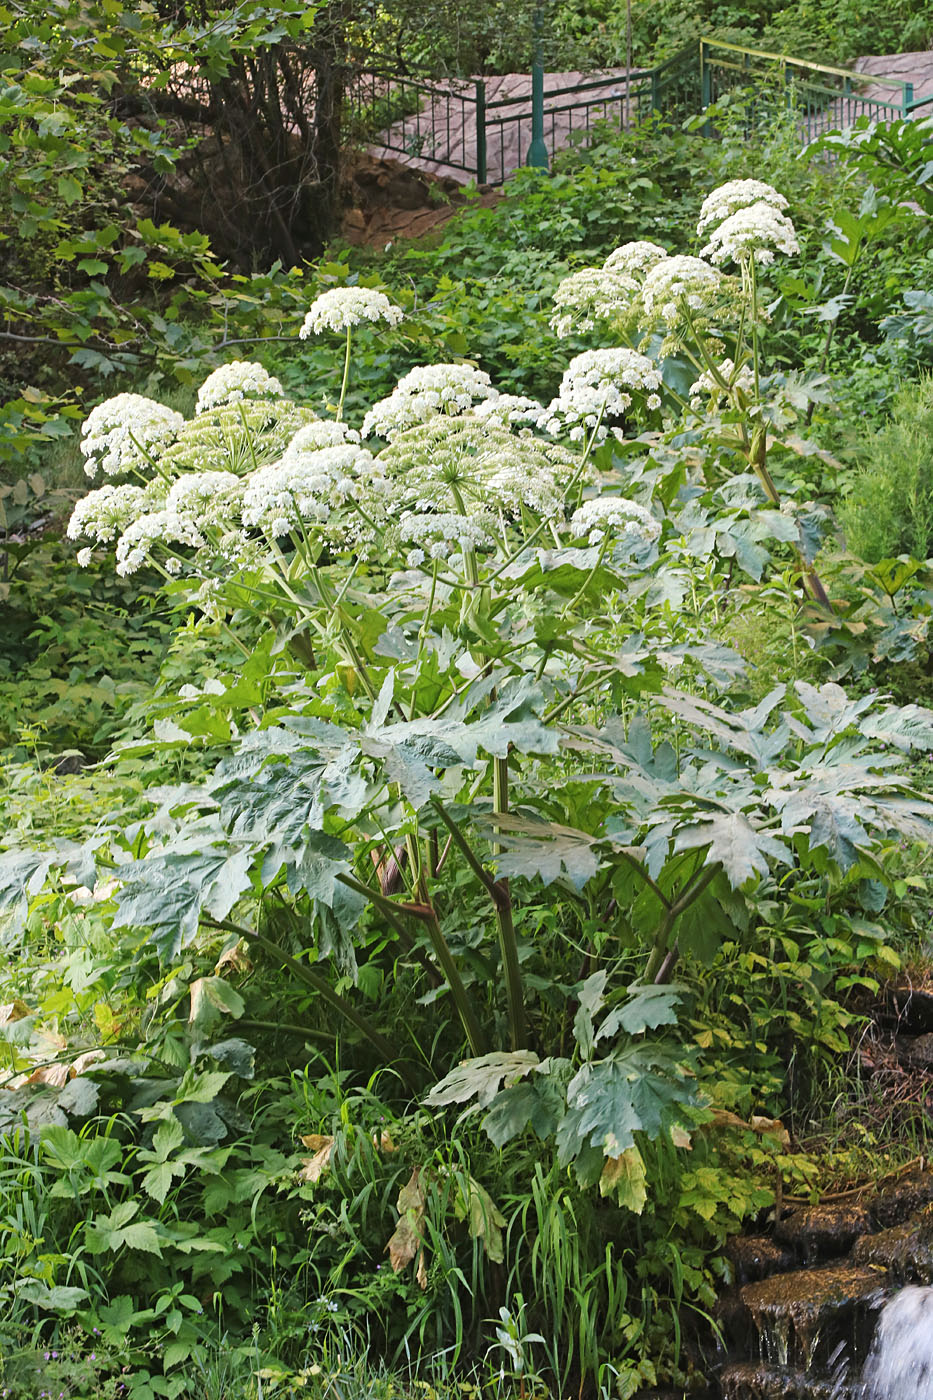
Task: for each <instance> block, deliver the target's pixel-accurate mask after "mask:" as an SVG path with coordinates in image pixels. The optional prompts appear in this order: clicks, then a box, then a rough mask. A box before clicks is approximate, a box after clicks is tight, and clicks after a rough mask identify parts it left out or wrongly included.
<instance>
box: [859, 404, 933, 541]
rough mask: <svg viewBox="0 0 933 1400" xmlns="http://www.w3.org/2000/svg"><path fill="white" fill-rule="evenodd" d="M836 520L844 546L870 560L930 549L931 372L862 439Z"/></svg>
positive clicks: (932, 517)
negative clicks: (856, 470) (857, 461)
mask: <svg viewBox="0 0 933 1400" xmlns="http://www.w3.org/2000/svg"><path fill="white" fill-rule="evenodd" d="M861 457H862V462H863V465H862V467H861V470H860V471H859V473H858V476H857V477H856V479H855V482H854V483H853V486H852V490H851V492H850V494H849V496H848V498H847V499H846V500H845V501H844V503H843V505H842V508H841V510H840V520H841V523H842V528H843V530H844V532H845V537H846V543H847V545H848V547H849V549H850V550H851V551H852V552H853V553H854V554H858V555H860V556H861V557H862V558H863V559H865V560H867V561H868V563H870V564H877V563H879V562H880V560H882V559H893V558H895V557H896V556H897V555H899V554H909V555H911V556H912V557H913V558H915V559H926V558H927V556H928V555H929V554H930V553H931V551H933V377H931V376H926V377H924V378H923V379H922V380H921V381H920V383H919V385H916V384H912V385H909V386H908V387H906V388H905V389H903V390H902V392H901V393H900V394H899V396H898V399H897V402H896V406H895V409H894V414H893V417H892V418H891V421H890V422H889V423H888V424H886V425H885V426H884V427H883V428H881V429H880V430H879V431H878V432H876V433H874V434H872V436H871V437H870V438H869V439H868V441H867V442H866V444H865V446H864V448H863V451H862V453H861Z"/></svg>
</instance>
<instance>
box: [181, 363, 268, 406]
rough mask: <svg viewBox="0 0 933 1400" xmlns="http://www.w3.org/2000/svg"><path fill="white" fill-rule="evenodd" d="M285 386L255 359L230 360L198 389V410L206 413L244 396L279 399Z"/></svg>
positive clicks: (244, 397)
mask: <svg viewBox="0 0 933 1400" xmlns="http://www.w3.org/2000/svg"><path fill="white" fill-rule="evenodd" d="M284 393H285V390H284V389H283V388H282V386H281V384H280V383H279V381H278V380H277V379H276V378H275V377H274V376H273V375H271V374H269V372H268V371H267V370H265V369H263V367H262V365H259V364H256V363H255V362H254V361H252V360H231V361H230V363H229V364H228V365H221V366H220V368H219V369H215V370H214V372H213V374H209V375H208V376H207V378H206V379H205V381H204V383H203V384H202V385H201V387H200V389H199V390H198V401H197V403H196V404H195V410H194V411H195V413H205V412H206V411H207V410H208V409H211V408H220V407H221V406H222V405H223V404H230V403H239V402H240V401H241V400H242V399H277V398H281V397H282V396H283V394H284Z"/></svg>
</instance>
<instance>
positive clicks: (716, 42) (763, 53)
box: [700, 39, 905, 89]
mask: <svg viewBox="0 0 933 1400" xmlns="http://www.w3.org/2000/svg"><path fill="white" fill-rule="evenodd" d="M703 49H727V50H728V51H729V52H730V53H740V54H747V55H748V57H749V58H767V59H769V60H770V61H771V62H773V63H783V64H785V65H787V64H789V65H790V66H791V67H793V68H807V69H809V70H810V71H811V72H813V73H832V74H833V76H834V77H837V78H857V79H859V80H860V81H862V82H873V83H889V84H890V85H891V86H892V87H899V88H901V89H903V88H904V86H905V82H904V79H902V78H883V77H881V76H880V75H876V74H874V73H857V72H856V71H855V70H854V69H852V68H831V67H829V65H828V64H825V63H810V62H809V60H808V59H805V58H791V57H790V55H789V54H786V53H770V52H769V51H768V50H766V49H746V48H743V47H742V45H741V44H727V43H726V42H725V40H724V39H701V40H700V50H701V52H702V50H703Z"/></svg>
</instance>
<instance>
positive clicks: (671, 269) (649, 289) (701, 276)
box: [641, 254, 721, 325]
mask: <svg viewBox="0 0 933 1400" xmlns="http://www.w3.org/2000/svg"><path fill="white" fill-rule="evenodd" d="M720 277H721V274H720V273H719V272H718V271H717V270H716V268H715V267H710V265H709V263H706V262H703V260H702V259H701V258H691V257H687V256H686V255H684V254H678V255H677V256H675V257H673V258H665V259H664V261H663V262H659V263H657V264H656V265H655V266H654V267H653V268H652V269H651V271H650V272H649V273H648V275H647V277H646V278H645V285H644V286H643V287H642V289H641V297H642V304H643V305H644V308H645V315H646V317H647V319H648V320H649V321H651V320H657V319H659V318H660V319H661V320H664V321H666V322H667V323H668V325H673V324H674V323H675V322H676V321H677V320H679V318H680V311H681V306H680V303H681V301H685V302H686V304H687V306H688V307H690V308H691V309H692V310H694V311H696V310H699V309H700V308H701V307H702V306H704V305H705V304H706V302H708V301H709V300H710V299H711V298H712V296H713V295H714V294H715V293H716V291H717V290H718V288H719V285H720Z"/></svg>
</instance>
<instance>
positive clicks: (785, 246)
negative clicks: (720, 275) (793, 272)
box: [702, 200, 800, 267]
mask: <svg viewBox="0 0 933 1400" xmlns="http://www.w3.org/2000/svg"><path fill="white" fill-rule="evenodd" d="M702 252H703V256H704V257H705V258H709V260H710V262H712V263H716V264H717V265H721V264H722V263H726V262H737V263H741V262H742V261H743V260H745V259H746V258H750V257H753V258H754V259H755V261H756V262H757V263H758V265H759V266H760V267H767V266H768V265H769V264H770V263H773V262H774V256H775V253H787V254H788V255H792V254H794V253H799V252H800V245H799V244H798V242H797V234H796V232H795V230H794V226H793V224H792V223H791V221H790V219H788V218H787V216H786V214H782V213H781V212H780V210H779V209H775V208H774V207H773V205H771V204H766V203H765V202H764V200H761V201H759V202H758V203H757V204H750V205H749V206H748V207H747V208H746V209H737V210H736V212H735V213H734V214H730V215H729V217H728V219H724V220H723V222H722V223H721V224H720V225H719V227H718V228H716V229H714V230H713V232H712V234H711V235H710V240H709V242H708V243H707V245H706V247H705V248H703V249H702Z"/></svg>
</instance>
